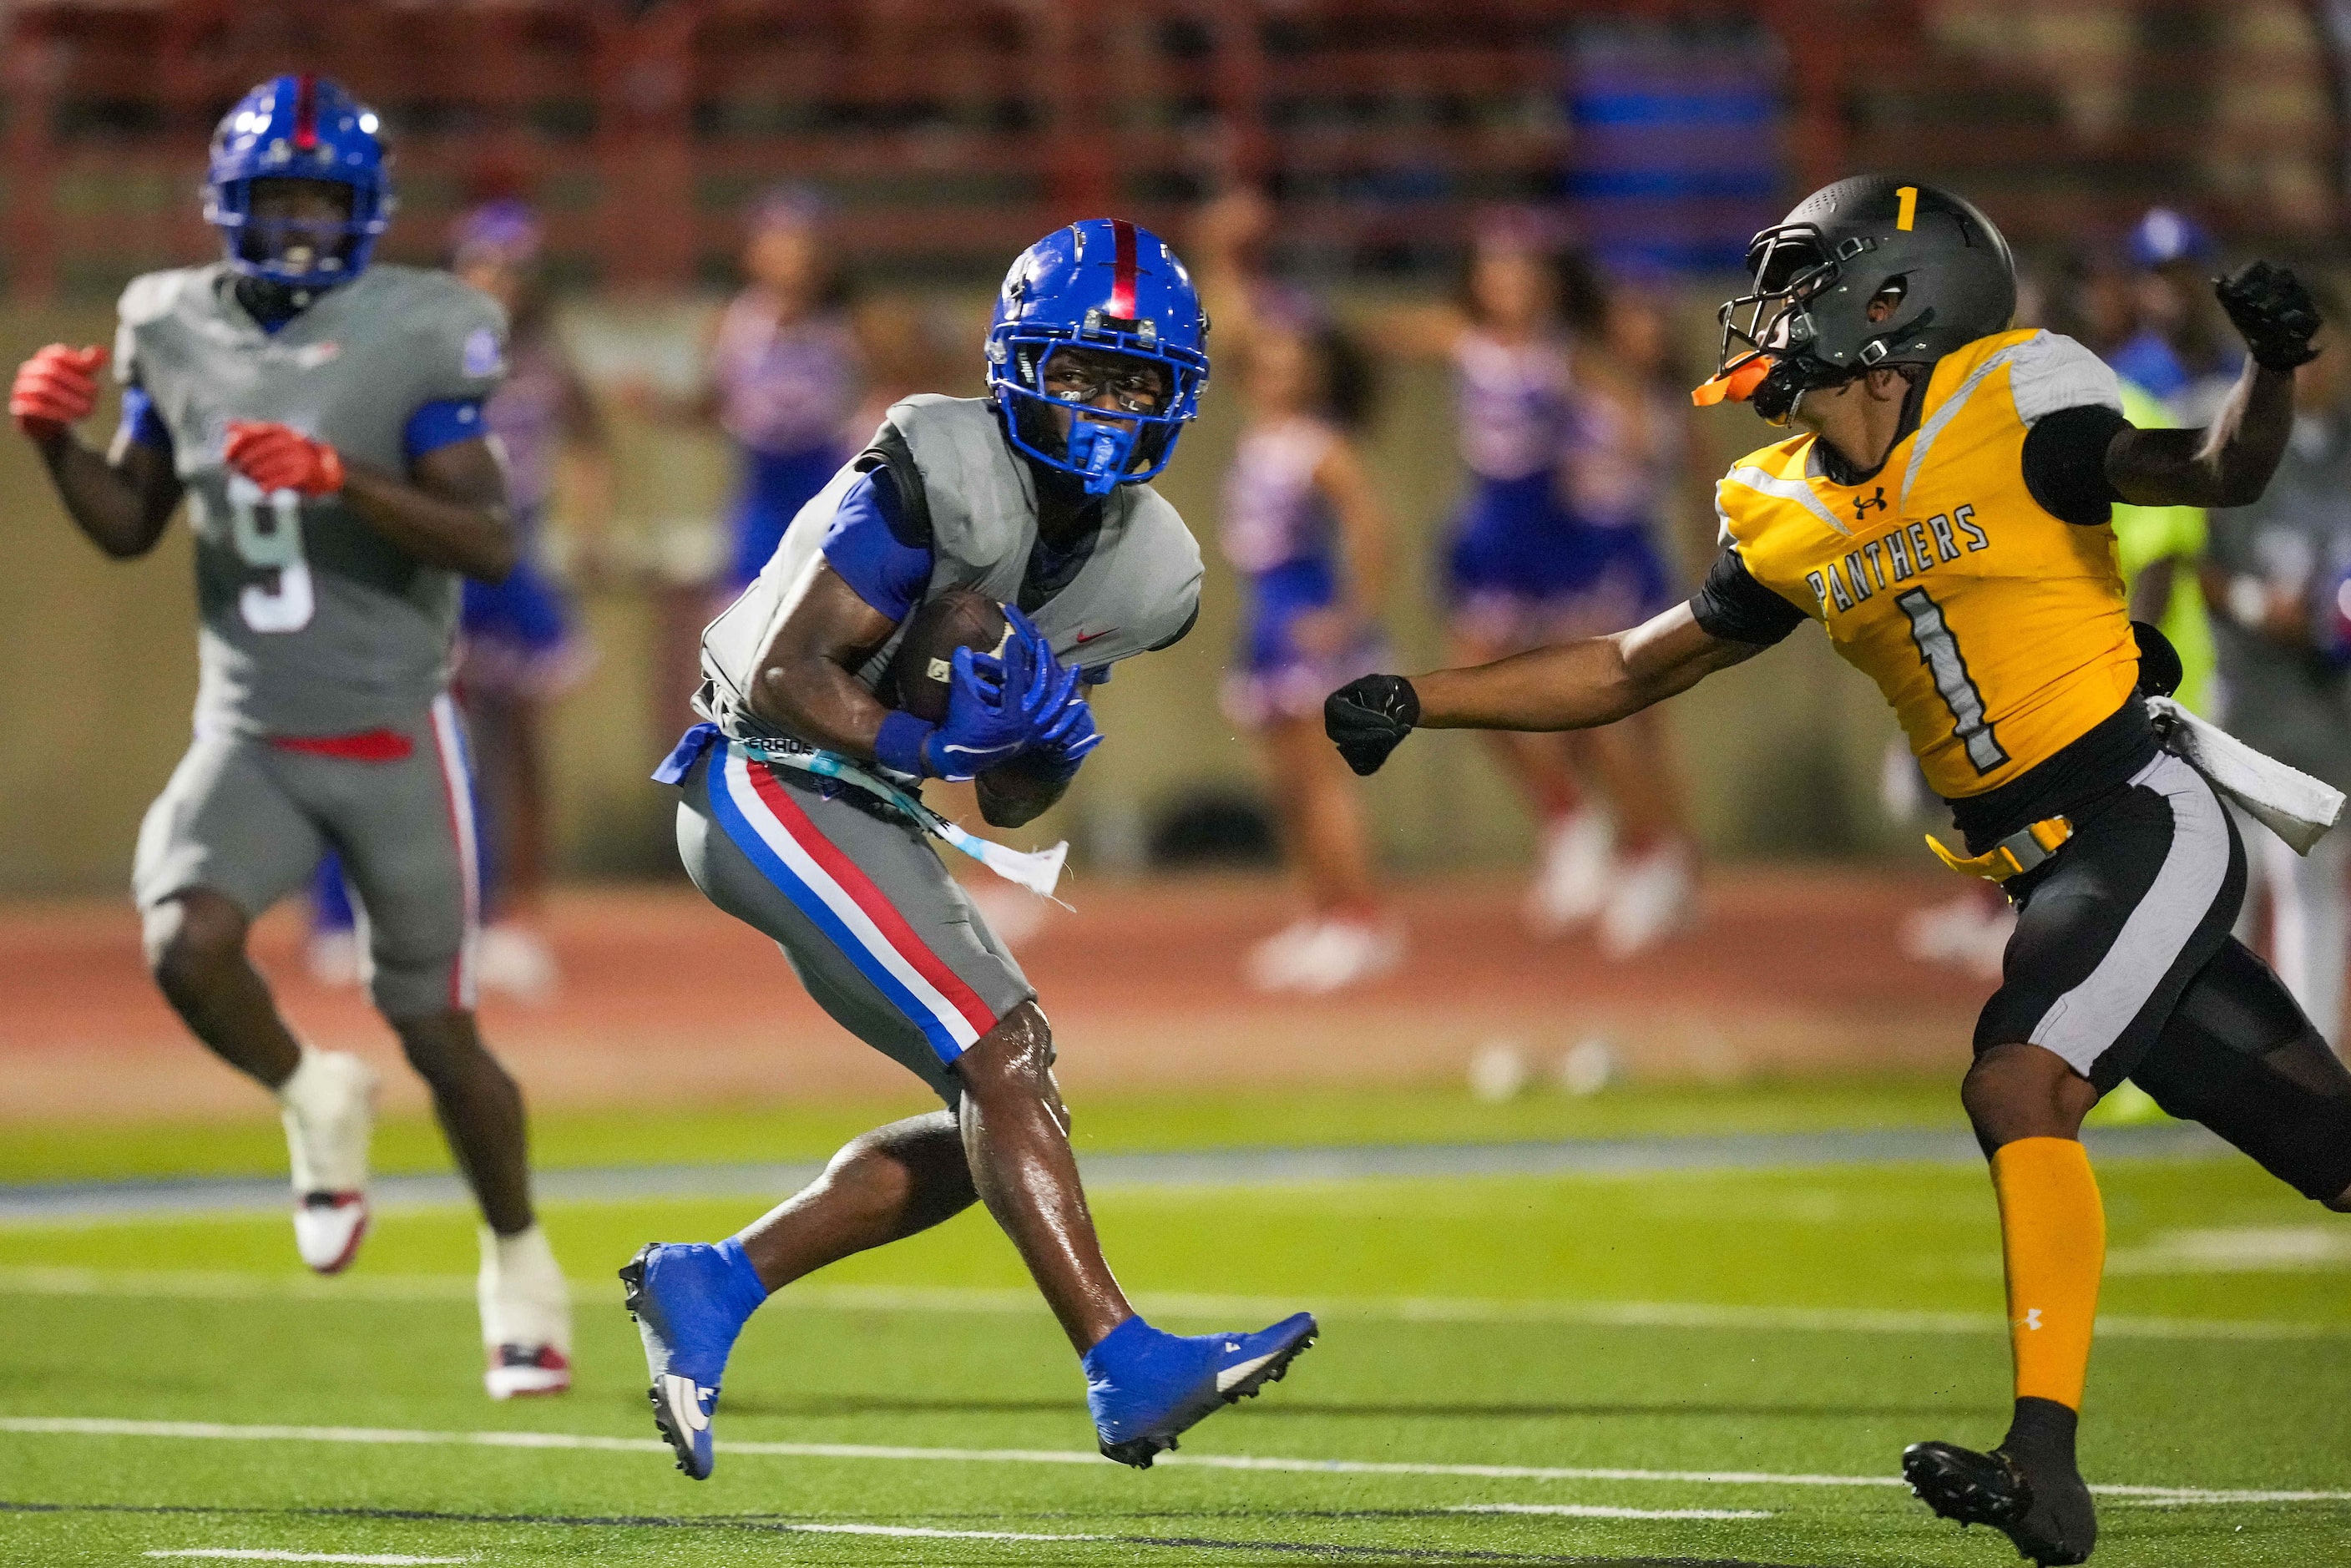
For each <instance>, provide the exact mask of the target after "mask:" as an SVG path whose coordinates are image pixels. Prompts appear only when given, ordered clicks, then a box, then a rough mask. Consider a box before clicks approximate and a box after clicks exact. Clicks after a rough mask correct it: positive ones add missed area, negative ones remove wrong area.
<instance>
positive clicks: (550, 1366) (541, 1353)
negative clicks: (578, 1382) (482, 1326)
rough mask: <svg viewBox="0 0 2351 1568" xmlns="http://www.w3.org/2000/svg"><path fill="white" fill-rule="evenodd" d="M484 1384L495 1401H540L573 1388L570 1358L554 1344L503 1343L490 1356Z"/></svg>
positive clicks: (484, 1373)
mask: <svg viewBox="0 0 2351 1568" xmlns="http://www.w3.org/2000/svg"><path fill="white" fill-rule="evenodd" d="M482 1385H483V1386H484V1387H485V1388H487V1389H488V1390H489V1391H490V1397H491V1398H493V1399H537V1398H544V1397H546V1396H549V1395H554V1394H566V1393H569V1392H570V1389H571V1359H570V1357H569V1356H567V1355H565V1354H563V1353H562V1352H561V1351H559V1350H558V1349H556V1348H555V1347H554V1346H553V1345H551V1344H537V1345H531V1344H502V1345H500V1346H498V1348H497V1349H496V1351H494V1352H492V1353H491V1355H490V1364H489V1366H488V1368H487V1369H486V1371H484V1372H483V1374H482Z"/></svg>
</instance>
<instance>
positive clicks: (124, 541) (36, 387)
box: [8, 343, 181, 560]
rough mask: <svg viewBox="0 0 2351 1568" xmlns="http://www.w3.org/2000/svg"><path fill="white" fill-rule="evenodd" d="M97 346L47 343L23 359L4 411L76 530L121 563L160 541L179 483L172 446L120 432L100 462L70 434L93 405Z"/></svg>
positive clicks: (102, 356) (100, 362)
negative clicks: (44, 470) (27, 444)
mask: <svg viewBox="0 0 2351 1568" xmlns="http://www.w3.org/2000/svg"><path fill="white" fill-rule="evenodd" d="M106 359H107V351H106V350H104V349H102V348H88V349H71V348H68V347H67V346H66V345H65V344H63V343H52V344H50V345H49V346H48V347H47V348H46V349H43V350H41V351H40V352H39V353H37V354H35V355H34V356H33V357H32V358H31V359H29V360H26V361H25V362H24V364H22V365H21V366H19V367H18V368H17V371H16V382H15V384H14V385H13V386H12V387H11V388H10V389H9V393H8V413H9V414H10V415H11V417H13V418H14V419H15V420H16V428H17V429H18V430H20V431H22V432H23V433H24V434H25V438H26V440H28V441H30V442H31V443H32V444H33V445H34V447H35V448H36V449H37V451H38V452H39V453H40V455H41V461H42V463H43V464H44V465H47V468H48V471H49V482H50V483H51V484H53V485H55V486H57V498H58V499H59V500H61V501H63V502H64V503H65V507H66V513H67V515H68V517H72V518H73V520H74V526H75V527H76V528H79V529H81V531H82V532H83V533H85V534H87V535H88V536H89V539H90V541H91V542H92V543H93V544H95V545H97V546H98V548H99V549H102V550H104V551H105V552H106V553H107V554H109V555H110V556H113V557H115V558H116V559H124V560H127V559H131V557H134V556H141V555H145V554H146V553H147V552H148V551H149V550H151V549H154V548H155V541H156V540H158V539H160V538H162V537H163V529H164V528H165V526H166V525H168V524H169V523H170V522H171V520H172V511H173V510H174V509H175V508H177V507H178V506H179V504H180V490H181V486H180V477H179V475H178V473H177V472H176V471H174V469H173V467H172V453H171V449H170V448H169V447H163V446H151V445H149V444H146V443H144V442H141V441H135V440H133V439H131V433H130V432H129V431H128V430H125V431H123V432H122V433H121V434H118V435H117V436H116V437H115V440H114V446H113V449H112V450H111V451H110V452H109V453H107V454H106V455H103V456H101V455H99V454H98V453H96V452H93V451H91V450H90V449H89V447H87V446H85V445H83V444H81V440H80V438H79V437H78V436H77V435H75V434H74V431H73V427H74V425H75V424H76V423H79V422H80V421H82V420H84V419H87V418H89V415H90V413H91V412H92V411H93V410H94V409H95V408H96V407H97V404H98V373H99V371H100V370H102V369H103V368H104V367H105V364H106Z"/></svg>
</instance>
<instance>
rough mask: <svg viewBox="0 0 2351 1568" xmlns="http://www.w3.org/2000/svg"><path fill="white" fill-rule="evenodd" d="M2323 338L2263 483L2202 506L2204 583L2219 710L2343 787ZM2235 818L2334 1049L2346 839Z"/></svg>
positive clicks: (2350, 670) (2349, 775)
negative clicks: (2306, 843) (2306, 838)
mask: <svg viewBox="0 0 2351 1568" xmlns="http://www.w3.org/2000/svg"><path fill="white" fill-rule="evenodd" d="M2315 292H2319V291H2318V290H2314V293H2315ZM2319 303H2320V308H2321V309H2322V310H2323V311H2324V312H2325V315H2326V317H2327V319H2329V320H2330V321H2339V320H2341V319H2343V315H2342V308H2341V305H2340V303H2339V302H2338V301H2337V300H2336V299H2335V298H2330V297H2327V296H2325V295H2324V294H2321V298H2320V301H2319ZM2319 342H2320V344H2321V346H2322V347H2323V349H2324V350H2325V351H2324V352H2322V353H2321V354H2320V355H2319V357H2318V358H2317V359H2315V360H2314V361H2311V362H2310V363H2309V364H2306V365H2304V366H2303V367H2302V369H2301V370H2300V371H2296V372H2295V376H2294V401H2295V404H2296V414H2295V419H2294V435H2293V438H2292V440H2291V442H2290V443H2289V444H2288V445H2287V447H2286V454H2285V457H2284V460H2283V462H2281V463H2280V464H2279V465H2278V471H2277V474H2276V476H2275V477H2273V478H2272V479H2271V481H2270V486H2269V489H2268V491H2267V492H2266V493H2264V494H2263V495H2262V498H2261V499H2260V500H2259V501H2257V502H2255V503H2254V504H2253V505H2252V506H2250V507H2237V508H2233V509H2230V510H2225V511H2217V512H2214V513H2213V514H2212V520H2211V535H2212V538H2211V554H2210V560H2209V561H2208V562H2207V564H2206V566H2205V569H2204V575H2203V583H2204V590H2205V593H2206V595H2207V597H2208V598H2209V599H2210V601H2211V604H2212V608H2213V612H2214V632H2215V637H2216V641H2217V642H2218V643H2219V646H2220V704H2219V706H2220V719H2221V722H2222V723H2223V724H2225V725H2226V726H2227V727H2228V728H2229V730H2230V732H2231V733H2232V734H2234V735H2236V736H2238V737H2240V738H2241V739H2242V740H2244V742H2245V743H2246V744H2247V745H2249V746H2252V747H2257V748H2259V749H2260V750H2262V751H2266V752H2268V753H2269V754H2270V755H2271V756H2273V757H2275V758H2278V759H2279V760H2281V761H2283V762H2288V763H2291V764H2293V765H2294V767H2296V768H2301V769H2302V770H2303V771H2304V772H2305V773H2309V774H2313V775H2314V776H2316V777H2317V778H2320V779H2325V781H2326V782H2327V783H2329V784H2332V785H2334V786H2335V788H2336V789H2351V347H2346V345H2345V344H2344V342H2343V340H2342V339H2341V337H2340V336H2339V335H2334V336H2330V337H2323V338H2321V339H2320V340H2319ZM2238 821H2239V825H2240V827H2241V830H2242V831H2243V833H2244V836H2245V848H2246V851H2247V857H2246V858H2247V861H2248V863H2249V865H2250V867H2251V870H2252V876H2253V883H2254V887H2255V889H2256V890H2257V891H2262V892H2266V894H2268V900H2267V902H2268V909H2269V916H2270V933H2271V944H2270V951H2271V961H2272V962H2273V963H2274V964H2275V965H2276V967H2277V971H2278V976H2279V977H2280V978H2281V979H2283V980H2284V981H2285V983H2286V987H2287V988H2288V989H2290V990H2291V991H2293V992H2294V998H2295V999H2296V1000H2298V1001H2300V1002H2301V1003H2302V1006H2303V1010H2304V1011H2305V1012H2307V1013H2308V1014H2309V1015H2310V1018H2311V1021H2312V1022H2314V1023H2315V1024H2316V1025H2317V1026H2318V1029H2319V1030H2320V1032H2321V1033H2323V1034H2325V1036H2326V1038H2327V1040H2329V1041H2330V1042H2333V1043H2334V1044H2335V1046H2336V1049H2337V1050H2338V1051H2339V1050H2340V1049H2341V1045H2342V1030H2343V991H2344V974H2343V971H2344V965H2345V962H2346V956H2351V954H2346V945H2351V931H2346V892H2345V875H2346V869H2351V838H2346V836H2345V835H2344V834H2341V833H2332V834H2329V835H2328V836H2327V837H2325V838H2324V839H2321V840H2320V841H2318V845H2317V847H2316V848H2314V849H2313V850H2312V851H2311V852H2310V853H2309V854H2308V855H2307V856H2303V855H2297V854H2295V853H2294V851H2293V850H2292V849H2291V848H2289V847H2288V846H2287V845H2286V844H2285V843H2284V841H2282V840H2280V839H2279V838H2278V837H2277V835H2276V834H2274V833H2272V832H2271V831H2269V830H2268V829H2266V828H2263V827H2261V826H2260V825H2258V824H2256V823H2253V822H2252V821H2248V820H2247V819H2245V818H2243V817H2240V818H2239V819H2238ZM2246 907H2247V909H2248V911H2251V910H2252V908H2253V907H2254V901H2253V900H2252V898H2248V899H2247V901H2246ZM2249 917H2250V916H2249Z"/></svg>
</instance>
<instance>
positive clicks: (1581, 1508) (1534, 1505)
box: [1446, 1502, 1771, 1519]
mask: <svg viewBox="0 0 2351 1568" xmlns="http://www.w3.org/2000/svg"><path fill="white" fill-rule="evenodd" d="M1446 1512H1447V1513H1542V1514H1551V1515H1553V1516H1556V1517H1559V1518H1562V1519H1769V1518H1771V1514H1770V1513H1768V1512H1766V1511H1763V1510H1761V1509H1753V1508H1604V1507H1602V1506H1601V1505H1599V1504H1598V1503H1589V1502H1457V1503H1455V1504H1454V1505H1453V1506H1452V1507H1450V1508H1448V1509H1447V1510H1446Z"/></svg>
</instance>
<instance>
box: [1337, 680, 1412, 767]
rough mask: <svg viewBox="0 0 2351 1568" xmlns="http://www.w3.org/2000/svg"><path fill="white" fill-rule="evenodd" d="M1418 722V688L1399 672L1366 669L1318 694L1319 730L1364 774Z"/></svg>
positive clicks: (1400, 741)
mask: <svg viewBox="0 0 2351 1568" xmlns="http://www.w3.org/2000/svg"><path fill="white" fill-rule="evenodd" d="M1419 722H1420V694H1419V693H1417V692H1416V691H1414V690H1413V689H1412V683H1411V682H1410V681H1407V680H1405V678H1404V677H1403V676H1402V675H1365V676H1364V677H1363V678H1362V679H1361V680H1354V681H1349V682H1348V683H1347V684H1346V685H1343V686H1341V687H1340V688H1339V689H1338V690H1337V691H1335V692H1332V694H1331V695H1329V696H1327V697H1325V698H1323V699H1322V732H1323V733H1324V734H1325V735H1328V736H1329V737H1331V738H1332V741H1333V742H1334V743H1336V745H1337V746H1338V747H1339V755H1340V756H1342V757H1343V758H1346V759H1347V766H1348V767H1350V768H1353V769H1354V770H1355V771H1356V772H1357V773H1359V774H1361V775H1362V776H1363V777H1364V778H1366V779H1368V778H1370V777H1371V776H1372V775H1373V774H1374V773H1377V772H1378V771H1379V770H1380V764H1382V763H1384V762H1385V761H1386V760H1387V759H1388V753H1390V752H1392V751H1394V750H1395V748H1396V747H1399V746H1402V745H1403V744H1404V737H1405V736H1407V735H1410V734H1411V733H1412V727H1413V726H1415V725H1416V724H1418V723H1419Z"/></svg>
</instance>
